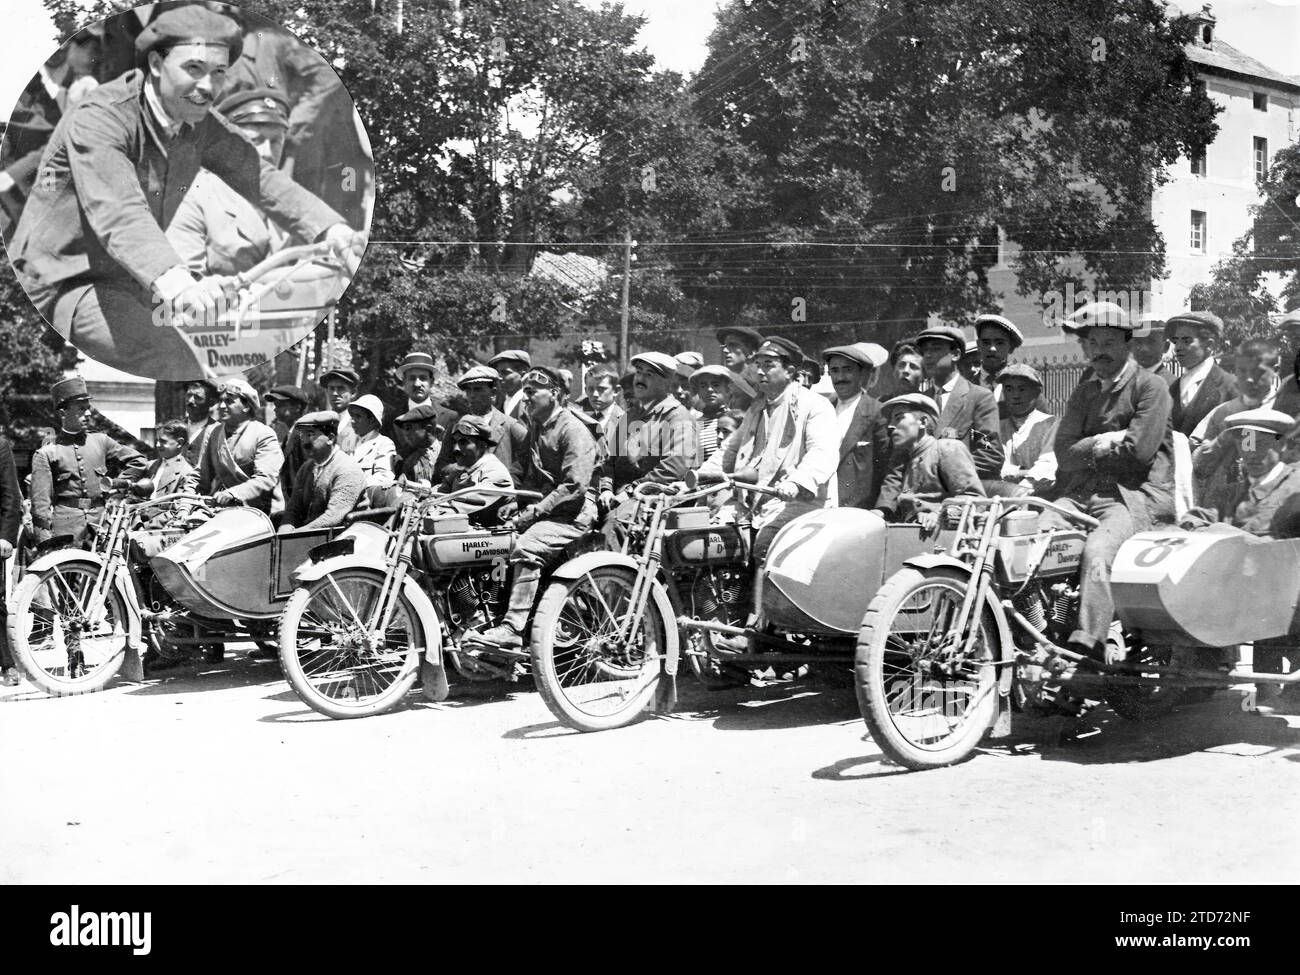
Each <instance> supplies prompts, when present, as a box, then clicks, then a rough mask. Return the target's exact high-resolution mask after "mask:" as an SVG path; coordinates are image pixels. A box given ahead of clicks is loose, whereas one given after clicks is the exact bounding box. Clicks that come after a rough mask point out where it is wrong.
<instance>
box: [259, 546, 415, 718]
mask: <svg viewBox="0 0 1300 975" xmlns="http://www.w3.org/2000/svg"><path fill="white" fill-rule="evenodd" d="M383 581H384V580H383V577H382V576H380V575H378V574H377V573H372V572H348V571H343V572H335V573H330V574H329V575H326V576H325V577H324V578H322V579H319V580H317V581H316V582H314V583H312V584H311V585H310V586H308V587H306V588H300V589H296V590H294V593H293V595H292V596H290V597H289V602H288V603H287V604H286V606H285V609H284V616H282V617H281V620H280V666H281V668H282V669H283V670H284V676H285V677H286V678H287V679H288V681H289V684H290V686H291V687H292V688H293V689H294V692H295V693H296V694H297V695H298V697H299V698H301V699H302V702H303V703H304V704H306V705H307V706H308V707H310V708H312V709H313V710H314V711H318V712H320V713H321V714H324V715H326V716H328V717H331V718H364V717H368V716H370V715H373V714H381V713H383V712H384V711H388V710H391V709H392V708H394V707H396V706H397V705H398V704H399V703H400V702H401V700H402V698H403V697H405V696H406V692H407V691H409V690H410V689H411V685H412V684H414V683H415V678H416V675H417V674H418V673H419V669H420V661H419V650H418V648H419V647H421V646H423V644H424V639H423V632H422V630H421V628H420V620H419V616H418V615H417V613H416V611H415V608H414V607H413V606H411V604H410V602H409V601H408V600H407V599H406V597H405V595H401V596H399V597H398V599H397V605H396V606H395V607H394V608H393V614H392V618H391V619H390V620H389V623H388V626H387V627H386V628H385V629H384V632H383V633H382V634H380V633H378V625H379V622H380V621H379V620H378V619H377V616H378V611H379V596H380V591H381V588H382V586H383Z"/></svg>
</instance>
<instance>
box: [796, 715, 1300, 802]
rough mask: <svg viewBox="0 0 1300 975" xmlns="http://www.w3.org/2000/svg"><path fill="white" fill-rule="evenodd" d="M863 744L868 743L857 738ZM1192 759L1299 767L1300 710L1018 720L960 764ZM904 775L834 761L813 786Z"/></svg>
mask: <svg viewBox="0 0 1300 975" xmlns="http://www.w3.org/2000/svg"><path fill="white" fill-rule="evenodd" d="M864 741H866V742H868V743H870V742H871V739H870V737H869V736H864ZM1198 752H1204V753H1209V754H1216V755H1225V756H1230V757H1239V758H1256V757H1261V756H1268V755H1274V754H1277V753H1285V755H1284V757H1285V758H1286V759H1287V760H1288V761H1292V762H1300V706H1297V704H1296V703H1287V704H1283V705H1280V706H1278V707H1277V708H1276V709H1267V708H1266V709H1260V710H1246V709H1244V708H1243V707H1242V706H1241V698H1240V697H1239V696H1238V695H1236V694H1223V693H1221V694H1216V695H1215V696H1213V697H1211V698H1210V699H1209V700H1205V701H1199V702H1196V703H1190V704H1184V705H1180V706H1179V707H1177V708H1176V709H1175V710H1174V711H1173V712H1172V713H1171V714H1168V715H1165V716H1164V717H1162V718H1157V719H1155V720H1152V721H1128V720H1125V719H1124V718H1121V717H1120V716H1119V715H1117V714H1115V713H1114V712H1113V711H1111V710H1110V709H1109V708H1107V707H1099V708H1097V709H1096V710H1094V711H1090V712H1088V713H1087V714H1085V715H1084V717H1083V718H1082V719H1081V720H1076V719H1074V718H1068V717H1063V716H1049V715H1043V714H1038V713H1031V712H1018V713H1017V714H1016V715H1015V717H1014V721H1013V732H1012V734H1011V735H1010V736H1009V737H1007V738H1003V739H999V740H996V741H993V740H988V739H986V740H985V741H984V742H983V744H981V745H980V746H979V747H978V748H977V749H976V750H975V752H974V753H973V754H972V755H971V756H970V758H969V759H967V761H971V762H979V761H984V760H987V759H990V758H1017V757H1026V756H1035V757H1037V758H1038V759H1039V760H1041V761H1047V762H1070V763H1073V764H1075V765H1123V764H1133V763H1142V762H1155V761H1162V760H1165V759H1170V758H1178V757H1180V756H1183V755H1191V754H1195V753H1198ZM962 764H965V763H964V762H963V763H959V764H958V765H956V766H950V767H949V769H956V768H960V766H961V765H962ZM864 769H865V770H864ZM935 771H939V770H935ZM907 772H908V770H907V769H904V768H900V767H899V766H897V765H895V764H893V763H892V762H890V761H889V760H888V759H887V758H885V756H883V755H881V754H879V753H876V754H869V755H861V756H857V757H853V758H845V759H841V760H839V761H837V762H834V763H832V764H830V765H827V766H824V767H822V768H819V769H816V770H815V771H813V773H812V778H814V779H820V780H823V781H831V782H853V781H859V780H862V779H873V778H883V777H886V776H890V775H899V774H904V773H907Z"/></svg>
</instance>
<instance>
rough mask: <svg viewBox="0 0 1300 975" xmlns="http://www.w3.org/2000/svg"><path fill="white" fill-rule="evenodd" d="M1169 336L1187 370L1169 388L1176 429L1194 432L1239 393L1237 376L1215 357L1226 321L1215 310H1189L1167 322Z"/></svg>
mask: <svg viewBox="0 0 1300 975" xmlns="http://www.w3.org/2000/svg"><path fill="white" fill-rule="evenodd" d="M1165 336H1166V337H1167V338H1168V339H1169V341H1170V342H1171V343H1172V344H1173V347H1174V358H1176V359H1177V360H1178V363H1179V365H1181V366H1182V367H1183V374H1182V375H1181V376H1179V377H1178V378H1177V379H1175V380H1174V383H1173V385H1172V386H1171V387H1170V388H1169V394H1170V395H1171V396H1172V397H1173V400H1174V405H1173V417H1172V419H1173V424H1174V430H1175V431H1176V432H1178V433H1181V434H1183V436H1191V434H1192V431H1193V430H1195V429H1196V427H1197V425H1198V424H1199V423H1200V422H1201V421H1202V420H1203V419H1205V417H1206V416H1208V415H1209V413H1210V412H1211V411H1212V410H1213V409H1214V408H1215V407H1216V406H1218V405H1219V404H1221V403H1226V402H1228V400H1230V399H1232V398H1233V397H1234V396H1236V395H1237V380H1236V379H1235V378H1233V377H1232V376H1230V375H1229V374H1228V373H1226V372H1225V371H1224V370H1223V369H1221V368H1220V367H1219V364H1218V363H1217V362H1215V361H1214V351H1215V348H1216V347H1217V346H1218V344H1219V340H1220V339H1221V338H1222V337H1223V321H1222V320H1221V319H1220V318H1219V316H1218V315H1216V314H1214V313H1213V312H1208V311H1185V312H1182V313H1181V314H1178V315H1175V316H1173V317H1172V318H1170V319H1169V321H1168V322H1166V323H1165Z"/></svg>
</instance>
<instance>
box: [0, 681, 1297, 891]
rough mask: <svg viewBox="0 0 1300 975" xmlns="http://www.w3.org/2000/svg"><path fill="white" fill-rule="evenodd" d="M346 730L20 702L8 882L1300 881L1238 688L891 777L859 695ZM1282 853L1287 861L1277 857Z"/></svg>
mask: <svg viewBox="0 0 1300 975" xmlns="http://www.w3.org/2000/svg"><path fill="white" fill-rule="evenodd" d="M452 694H453V697H452V699H451V700H450V701H448V702H446V703H445V704H441V705H433V704H428V703H425V702H424V701H423V700H422V699H421V698H419V697H418V695H416V696H412V697H411V698H410V703H409V705H408V706H406V707H404V708H403V709H402V710H400V711H397V712H395V713H392V714H388V715H384V716H380V717H375V718H368V719H362V720H354V721H331V720H328V719H326V718H322V717H320V716H319V715H317V714H316V713H315V712H313V711H311V710H309V709H307V708H306V707H305V706H304V705H303V704H302V703H301V702H300V701H299V700H298V699H297V698H296V697H295V696H294V694H293V692H292V691H291V690H290V689H289V687H288V685H287V684H285V683H284V681H283V679H282V678H281V677H280V675H279V668H278V666H277V665H275V664H273V663H272V664H255V663H252V662H250V661H248V660H247V659H245V658H243V657H242V656H241V657H239V658H238V659H235V660H228V661H227V662H226V663H224V664H220V665H215V666H213V665H208V666H206V667H205V668H204V670H203V672H202V673H198V674H195V673H193V672H188V673H184V674H183V675H181V676H177V677H172V678H170V679H167V680H163V681H157V682H148V683H145V684H125V683H118V684H115V685H113V686H112V687H110V688H109V689H108V690H107V691H105V692H103V693H99V694H94V695H89V696H85V697H77V698H66V699H59V700H50V699H46V698H44V697H43V696H42V695H40V694H39V693H37V692H35V691H34V690H33V689H32V688H31V687H30V686H28V685H23V686H21V687H18V688H12V689H9V688H6V689H5V690H4V693H3V694H2V695H0V735H3V741H4V742H5V748H4V764H3V772H0V808H3V810H4V820H5V822H4V828H3V833H2V835H0V883H15V882H43V883H210V884H211V883H230V882H252V883H289V882H304V883H312V882H340V881H357V882H361V881H370V882H408V881H410V882H492V881H500V882H510V881H517V882H525V883H527V882H547V881H578V882H596V883H601V882H619V881H626V882H649V883H657V882H686V883H689V882H715V881H716V882H728V881H766V882H795V883H800V882H824V881H840V882H869V883H896V882H909V881H911V882H962V881H983V882H998V881H1021V882H1040V881H1041V882H1119V883H1124V882H1145V883H1188V882H1227V883H1261V882H1263V883H1268V882H1294V881H1295V880H1296V879H1297V877H1300V852H1297V847H1296V844H1295V843H1294V838H1295V824H1296V823H1297V822H1300V764H1298V763H1300V715H1297V714H1296V713H1289V714H1288V713H1283V712H1285V711H1291V712H1297V711H1300V709H1297V708H1282V709H1279V710H1278V711H1277V712H1275V713H1272V714H1266V713H1259V712H1255V713H1251V712H1246V711H1243V710H1242V709H1241V707H1240V706H1239V701H1240V699H1239V698H1238V697H1235V696H1229V695H1228V694H1226V693H1224V694H1220V695H1219V696H1218V697H1217V698H1216V699H1214V700H1212V701H1208V702H1204V703H1201V704H1197V705H1195V706H1190V707H1186V708H1183V709H1180V710H1179V711H1178V712H1176V713H1175V714H1173V715H1172V716H1170V717H1167V718H1165V719H1162V720H1160V721H1158V722H1155V723H1152V724H1148V725H1137V724H1131V723H1128V722H1125V721H1123V720H1122V719H1120V718H1118V717H1116V716H1114V715H1113V714H1111V713H1110V712H1109V711H1103V712H1100V713H1098V714H1096V715H1094V718H1095V723H1097V724H1098V725H1099V726H1100V732H1099V733H1097V734H1094V735H1092V736H1090V737H1087V738H1083V739H1080V740H1071V741H1067V742H1064V743H1062V742H1061V741H1060V739H1059V725H1058V722H1057V721H1056V720H1048V719H1042V718H1035V719H1027V720H1021V721H1019V722H1018V728H1017V731H1016V734H1015V736H1014V737H1013V738H1011V739H1010V740H1003V741H998V742H991V743H988V744H987V745H986V747H984V748H982V749H981V751H980V752H979V753H978V754H977V755H976V756H975V757H974V758H973V759H972V760H971V761H969V762H966V763H965V764H962V765H960V766H956V767H953V768H947V769H942V770H938V771H933V772H925V773H911V772H905V771H903V770H901V769H900V768H898V767H897V766H893V765H890V764H888V763H885V762H883V761H882V757H881V755H880V752H879V750H878V749H877V748H876V747H875V746H874V745H873V744H872V742H871V740H870V739H869V738H868V737H867V736H866V730H865V727H864V725H863V723H862V721H861V719H860V718H859V716H858V712H857V707H856V704H855V702H854V699H853V693H852V690H851V689H850V688H849V687H848V686H847V684H846V683H845V682H841V683H840V684H839V685H838V686H835V685H833V684H828V683H826V682H825V681H823V682H820V683H818V682H807V683H795V684H776V685H769V686H767V687H763V688H756V687H752V688H748V689H746V690H743V691H727V692H723V693H716V692H715V693H711V692H707V691H704V690H701V689H699V688H698V686H696V685H693V684H692V683H691V682H690V680H689V678H686V679H684V680H683V681H682V701H681V706H680V708H679V710H678V711H677V712H675V713H674V714H673V715H672V716H671V717H656V718H651V719H649V720H646V721H643V722H641V723H640V724H637V725H635V726H633V727H630V728H626V729H623V730H621V731H615V732H607V733H604V734H595V735H583V734H578V733H575V732H571V731H569V730H567V729H565V728H563V727H561V726H560V725H558V724H557V723H556V722H555V721H554V720H553V719H552V717H551V715H550V713H549V712H548V711H547V710H546V708H545V706H544V705H543V703H542V701H541V699H540V698H539V697H538V695H537V694H536V693H533V692H532V691H531V689H528V688H527V685H524V686H523V687H516V688H510V687H507V686H505V685H473V686H469V687H465V686H464V685H456V684H453V687H452ZM1279 851H1285V852H1279Z"/></svg>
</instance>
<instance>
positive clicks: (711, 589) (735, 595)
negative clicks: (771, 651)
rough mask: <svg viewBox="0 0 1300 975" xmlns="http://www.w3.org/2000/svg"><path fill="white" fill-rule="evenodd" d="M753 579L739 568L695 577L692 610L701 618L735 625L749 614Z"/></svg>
mask: <svg viewBox="0 0 1300 975" xmlns="http://www.w3.org/2000/svg"><path fill="white" fill-rule="evenodd" d="M748 582H749V577H748V574H747V573H746V572H744V571H743V570H742V569H740V568H737V567H723V568H717V569H708V570H705V571H703V572H697V573H696V574H695V579H694V582H693V583H692V585H691V609H692V610H693V615H695V616H696V617H698V618H699V619H711V620H719V621H722V622H728V623H735V622H738V621H740V620H743V619H744V618H745V616H746V615H747V614H748V612H749V598H748V592H747V589H748Z"/></svg>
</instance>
